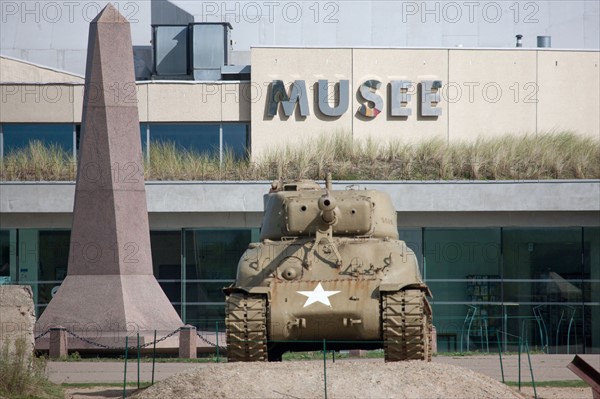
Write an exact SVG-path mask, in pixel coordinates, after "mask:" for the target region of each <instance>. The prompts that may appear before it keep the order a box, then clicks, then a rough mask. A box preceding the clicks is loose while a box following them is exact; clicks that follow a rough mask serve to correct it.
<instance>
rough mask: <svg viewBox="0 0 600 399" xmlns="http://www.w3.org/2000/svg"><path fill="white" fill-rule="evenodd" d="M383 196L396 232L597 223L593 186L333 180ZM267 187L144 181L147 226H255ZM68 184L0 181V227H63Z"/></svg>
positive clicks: (596, 186)
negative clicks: (386, 197) (392, 213)
mask: <svg viewBox="0 0 600 399" xmlns="http://www.w3.org/2000/svg"><path fill="white" fill-rule="evenodd" d="M351 184H355V185H356V184H357V185H358V186H359V187H360V188H369V189H376V190H382V191H385V192H387V193H388V194H390V196H391V197H392V201H393V204H394V207H395V208H396V211H397V212H398V225H399V226H402V227H489V226H521V227H523V226H537V227H541V226H554V227H560V226H600V213H599V212H600V203H598V198H599V197H600V181H598V180H579V181H540V182H531V181H526V182H517V181H503V182H468V181H465V182H356V181H353V182H336V183H335V184H334V188H335V189H342V190H343V189H345V187H347V186H348V185H351ZM269 187H270V184H269V182H248V183H235V182H231V183H222V182H181V183H174V182H147V183H146V195H147V198H148V212H149V216H150V227H151V228H152V229H171V228H172V229H180V228H182V227H224V226H227V227H231V228H233V227H259V226H260V223H261V218H262V212H263V209H264V204H263V201H264V199H263V197H264V194H265V193H267V192H268V189H269ZM74 193H75V184H74V183H72V182H65V183H19V182H4V183H0V213H1V214H2V218H1V219H0V228H3V229H4V228H70V227H71V212H72V210H73V198H74Z"/></svg>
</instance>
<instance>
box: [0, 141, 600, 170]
mask: <svg viewBox="0 0 600 399" xmlns="http://www.w3.org/2000/svg"><path fill="white" fill-rule="evenodd" d="M148 158H149V160H148ZM148 158H146V159H147V160H146V165H145V176H146V180H182V181H188V180H199V181H206V180H218V181H252V180H274V179H277V178H279V177H283V178H284V179H297V178H304V179H323V178H324V176H325V174H326V173H327V172H328V171H330V172H332V174H333V178H334V179H336V180H545V179H598V178H600V141H598V140H594V139H592V138H589V137H582V136H579V135H576V134H574V133H570V132H559V133H546V134H539V135H528V136H512V135H505V136H500V137H497V138H485V139H484V138H479V139H477V140H475V141H470V142H454V143H450V144H448V143H447V142H446V141H445V140H443V139H430V140H425V141H422V142H420V143H416V144H410V143H405V142H402V141H400V140H392V141H387V142H378V141H376V140H374V139H367V140H364V141H358V140H353V139H352V137H351V135H350V134H347V133H343V132H337V133H333V134H330V135H322V136H320V137H319V138H318V139H313V140H306V141H304V142H301V143H300V144H295V145H292V144H289V145H286V146H283V147H277V148H272V149H269V150H267V151H266V152H264V153H263V154H262V155H261V156H260V157H256V158H255V159H253V160H252V161H251V162H250V161H247V160H238V159H236V158H235V157H234V155H233V153H232V152H229V151H225V153H224V154H223V157H222V159H219V158H218V157H214V156H213V157H211V156H208V155H205V154H198V153H195V152H192V151H188V150H185V149H182V148H179V147H177V146H176V145H175V144H174V143H172V142H163V143H153V144H152V146H151V149H150V154H149V157H148ZM75 175H76V167H75V160H74V159H73V158H72V156H70V155H69V154H67V153H65V152H64V151H62V150H61V149H60V148H57V147H52V146H50V147H44V146H43V145H42V144H41V143H40V142H31V143H30V144H29V147H27V148H25V149H23V150H20V151H16V152H13V153H11V154H8V155H7V156H5V158H4V159H3V160H2V162H1V164H0V176H1V179H2V180H4V181H13V180H24V181H27V180H38V181H39V180H46V181H48V180H50V181H52V180H74V179H75Z"/></svg>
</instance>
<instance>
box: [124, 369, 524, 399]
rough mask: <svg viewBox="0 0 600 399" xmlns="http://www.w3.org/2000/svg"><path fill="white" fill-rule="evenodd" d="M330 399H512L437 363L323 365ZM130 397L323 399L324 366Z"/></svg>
mask: <svg viewBox="0 0 600 399" xmlns="http://www.w3.org/2000/svg"><path fill="white" fill-rule="evenodd" d="M327 394H328V397H329V398H360V399H365V398H444V399H447V398H476V399H483V398H515V399H522V398H523V396H520V395H519V394H518V393H517V392H515V391H513V390H512V389H510V388H509V387H507V386H505V385H503V384H502V383H500V382H498V381H495V380H493V379H491V378H489V377H487V376H485V375H482V374H479V373H476V372H474V371H471V370H468V369H465V368H462V367H457V366H452V365H447V364H439V363H424V362H398V363H383V362H372V361H360V362H355V361H338V362H336V363H332V362H330V361H329V362H328V363H327ZM134 397H135V398H157V399H165V398H177V399H186V398H190V399H191V398H194V399H196V398H323V397H324V385H323V363H322V362H318V361H310V362H300V361H294V362H281V363H222V364H213V365H202V366H199V367H198V368H195V369H190V370H187V371H185V372H183V373H180V374H176V375H174V376H172V377H170V378H168V379H166V380H164V381H161V382H159V383H157V384H155V385H154V386H152V387H150V388H148V389H146V390H145V391H143V392H140V393H138V394H136V395H135V396H134Z"/></svg>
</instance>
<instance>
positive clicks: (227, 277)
mask: <svg viewBox="0 0 600 399" xmlns="http://www.w3.org/2000/svg"><path fill="white" fill-rule="evenodd" d="M253 230H256V229H232V230H185V232H184V236H185V242H184V248H185V249H184V251H185V259H186V275H185V281H184V282H183V283H184V292H185V296H184V299H185V302H184V303H182V306H183V307H184V311H185V313H184V315H182V318H184V319H185V320H184V321H185V322H187V323H191V322H192V321H194V323H196V322H197V321H198V320H200V319H206V320H208V319H211V320H212V319H214V318H221V317H222V316H224V309H225V308H224V302H225V295H224V294H223V288H224V287H227V286H229V285H231V283H233V282H234V281H235V276H236V273H237V264H238V262H239V260H240V257H241V256H242V254H243V253H244V251H246V249H247V248H248V244H249V243H250V242H251V241H252V238H253ZM254 233H255V232H254ZM188 310H189V312H188ZM201 311H207V312H208V311H209V312H208V313H206V314H202V313H201ZM199 312H200V313H199Z"/></svg>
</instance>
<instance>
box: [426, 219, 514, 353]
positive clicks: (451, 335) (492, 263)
mask: <svg viewBox="0 0 600 399" xmlns="http://www.w3.org/2000/svg"><path fill="white" fill-rule="evenodd" d="M500 235H501V234H500V229H498V228H497V229H432V228H426V229H424V233H423V236H424V237H423V241H424V242H423V254H424V261H423V262H424V264H425V281H426V283H427V285H428V286H429V288H430V289H431V291H432V293H433V302H432V307H433V322H434V325H435V326H436V329H437V334H438V344H439V345H440V350H448V351H455V350H460V351H467V350H479V351H484V352H487V351H489V350H490V347H491V350H494V348H496V347H497V338H496V333H497V331H498V330H499V328H500V326H501V321H502V307H501V279H500V278H501V277H500V274H501V273H500V271H501V255H500Z"/></svg>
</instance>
